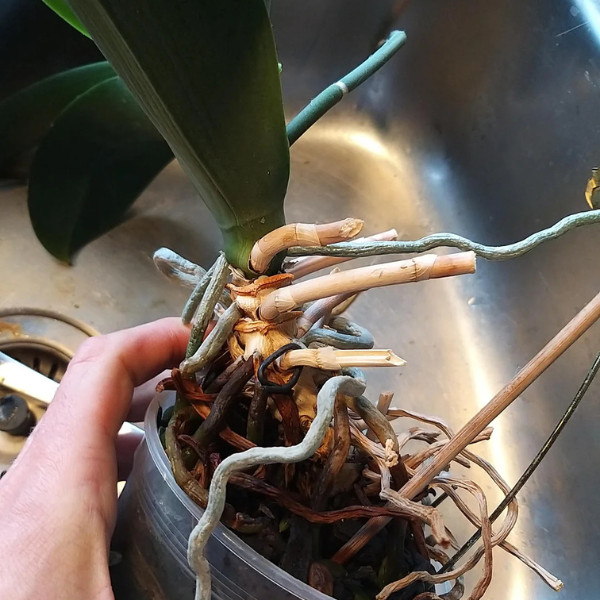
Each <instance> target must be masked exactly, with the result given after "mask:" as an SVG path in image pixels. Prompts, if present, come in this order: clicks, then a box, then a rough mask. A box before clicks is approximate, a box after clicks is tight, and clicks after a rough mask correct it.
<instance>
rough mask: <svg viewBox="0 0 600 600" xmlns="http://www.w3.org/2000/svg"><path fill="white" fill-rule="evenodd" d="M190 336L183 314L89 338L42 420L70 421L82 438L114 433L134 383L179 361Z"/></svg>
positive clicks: (68, 424) (48, 422)
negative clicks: (181, 319) (182, 317)
mask: <svg viewBox="0 0 600 600" xmlns="http://www.w3.org/2000/svg"><path fill="white" fill-rule="evenodd" d="M188 337H189V330H188V328H187V327H185V326H184V325H182V323H181V321H180V320H179V319H176V318H168V319H162V320H160V321H155V322H154V323H148V324H146V325H140V326H139V327H133V328H131V329H126V330H123V331H119V332H116V333H111V334H108V335H105V336H100V337H97V338H90V339H89V340H87V341H86V342H85V343H84V344H83V345H82V347H81V348H80V350H79V351H78V352H77V354H76V355H75V357H74V358H73V360H72V361H71V363H70V364H69V367H68V369H67V372H66V373H65V376H64V377H63V380H62V382H61V385H60V387H59V388H58V391H57V393H56V396H55V399H54V401H53V402H52V404H51V405H50V407H49V409H48V411H47V414H46V416H45V417H44V419H42V422H41V423H40V426H42V425H44V424H45V425H46V427H47V428H50V427H62V428H64V427H66V428H67V430H69V431H70V432H71V434H72V435H74V436H75V437H77V438H82V437H84V436H86V435H87V436H89V435H95V434H98V433H105V434H106V435H108V436H110V437H112V438H114V437H115V436H116V434H117V431H118V430H119V428H120V426H121V424H122V423H123V421H124V420H125V416H126V415H127V413H128V411H129V407H130V403H131V398H132V395H133V390H134V388H135V387H136V386H137V385H139V384H141V383H144V382H145V381H147V380H148V379H150V378H152V377H154V376H156V375H157V374H158V373H160V372H161V371H163V370H164V369H165V368H170V367H173V366H176V365H177V364H178V363H179V362H180V361H181V359H182V358H183V355H184V353H185V347H186V344H187V340H188ZM44 422H45V423H44Z"/></svg>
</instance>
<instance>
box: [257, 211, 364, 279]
mask: <svg viewBox="0 0 600 600" xmlns="http://www.w3.org/2000/svg"><path fill="white" fill-rule="evenodd" d="M363 225H364V221H362V220H361V219H352V218H349V219H344V220H343V221H336V222H334V223H325V224H323V225H314V224H312V223H290V224H289V225H284V226H283V227H279V228H278V229H275V230H273V231H271V232H270V233H267V235H265V236H263V237H262V238H260V240H258V241H257V242H256V243H255V244H254V246H253V248H252V251H251V252H250V268H251V269H252V270H253V271H254V272H255V273H264V272H265V271H266V270H267V269H268V268H269V264H270V263H271V261H272V260H273V258H274V257H275V255H277V254H279V253H280V252H282V251H283V250H287V249H288V248H291V247H292V246H302V245H309V246H327V245H328V244H333V243H335V242H343V241H346V240H350V239H352V238H354V237H356V236H357V235H358V234H359V233H360V231H361V229H362V228H363Z"/></svg>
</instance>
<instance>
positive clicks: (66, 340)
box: [0, 308, 97, 472]
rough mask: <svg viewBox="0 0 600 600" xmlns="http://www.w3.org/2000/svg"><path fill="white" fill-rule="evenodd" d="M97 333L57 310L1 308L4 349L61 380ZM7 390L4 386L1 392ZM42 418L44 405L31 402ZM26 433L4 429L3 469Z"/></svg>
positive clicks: (0, 435)
mask: <svg viewBox="0 0 600 600" xmlns="http://www.w3.org/2000/svg"><path fill="white" fill-rule="evenodd" d="M93 335H97V332H96V331H95V330H94V329H93V328H91V327H90V326H89V325H87V324H85V323H82V322H81V321H79V320H77V319H73V318H72V317H68V316H66V315H62V314H60V313H57V312H53V311H49V310H44V309H36V308H13V309H4V310H1V311H0V351H1V352H4V353H5V354H7V355H8V356H10V357H11V358H14V359H15V360H18V361H19V362H22V363H23V364H25V365H27V366H28V367H30V368H32V369H34V370H35V371H37V372H38V373H41V374H42V375H45V376H46V377H49V378H50V379H53V380H54V381H56V382H60V381H61V379H62V377H63V375H64V374H65V371H66V370H67V366H68V364H69V361H70V360H71V358H72V357H73V355H74V354H75V351H76V350H77V348H78V347H79V345H80V344H81V343H82V342H83V341H84V340H85V339H87V338H88V337H90V336H93ZM5 393H7V390H3V389H2V387H1V386H0V394H1V395H4V394H5ZM28 405H29V409H30V410H31V412H32V413H33V414H34V415H35V417H36V419H37V420H39V419H40V418H41V417H42V415H43V414H44V409H43V407H42V406H41V405H40V404H38V403H34V402H28ZM24 442H25V437H21V436H14V435H8V434H6V433H3V432H0V472H2V471H3V470H4V469H6V468H7V467H8V465H9V464H10V463H11V462H12V461H13V460H14V458H15V457H16V456H17V454H18V453H19V451H20V450H21V448H22V446H23V443H24Z"/></svg>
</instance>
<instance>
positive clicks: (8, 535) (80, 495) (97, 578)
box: [0, 318, 189, 600]
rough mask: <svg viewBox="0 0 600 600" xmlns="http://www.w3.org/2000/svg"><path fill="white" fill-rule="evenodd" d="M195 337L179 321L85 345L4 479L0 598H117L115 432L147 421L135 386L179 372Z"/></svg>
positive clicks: (0, 504) (1, 490) (0, 503)
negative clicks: (112, 573)
mask: <svg viewBox="0 0 600 600" xmlns="http://www.w3.org/2000/svg"><path fill="white" fill-rule="evenodd" d="M188 337H189V330H188V329H187V328H186V327H185V326H184V325H182V324H181V321H180V320H179V319H175V318H172V319H162V320H160V321H156V322H154V323H150V324H147V325H141V326H139V327H134V328H132V329H127V330H124V331H119V332H116V333H112V334H109V335H106V336H101V337H97V338H90V339H89V340H88V341H86V342H85V343H84V344H83V345H82V346H81V348H80V349H79V351H78V352H77V354H76V355H75V357H74V358H73V360H72V361H71V363H70V364H69V367H68V369H67V372H66V374H65V376H64V377H63V380H62V383H61V385H60V387H59V388H58V391H57V393H56V396H55V398H54V400H53V402H52V403H51V405H50V406H49V408H48V410H47V412H46V415H45V416H44V417H43V419H42V420H41V422H40V423H39V425H38V426H37V427H36V428H35V430H34V431H33V433H32V434H31V436H30V438H29V440H28V441H27V443H26V445H25V447H24V448H23V450H22V452H21V454H20V455H19V456H18V458H17V460H16V461H15V462H14V464H13V465H12V466H11V468H10V469H9V471H8V473H7V474H6V475H5V476H4V477H3V478H2V480H1V481H0V515H1V517H0V557H2V562H1V563H0V565H1V566H0V598H7V599H8V598H10V599H11V600H30V599H33V598H36V599H38V598H49V599H50V600H63V599H65V600H67V599H68V600H78V599H79V598H81V599H84V598H85V599H86V600H112V599H113V593H112V589H111V585H110V577H109V571H108V547H109V543H110V538H111V535H112V531H113V528H114V523H115V518H116V506H117V504H116V503H117V496H116V485H117V432H118V431H119V428H120V427H121V425H122V423H123V422H124V421H125V420H126V418H128V415H129V418H130V419H132V420H135V419H139V418H141V414H140V413H141V412H142V411H143V409H144V402H143V398H142V396H143V395H144V394H143V393H142V394H136V395H134V390H135V388H137V386H141V385H142V384H143V383H144V382H147V381H148V380H150V379H151V378H153V377H154V376H156V375H157V374H158V373H160V372H161V371H163V370H164V369H165V368H168V367H173V366H175V365H177V364H178V363H179V361H180V360H181V359H182V358H183V355H184V352H185V347H186V343H187V339H188ZM140 389H141V388H138V392H139V391H140ZM132 397H134V398H135V399H136V400H138V402H136V401H135V400H134V402H133V403H132ZM131 411H134V412H137V415H134V416H133V418H132V415H131Z"/></svg>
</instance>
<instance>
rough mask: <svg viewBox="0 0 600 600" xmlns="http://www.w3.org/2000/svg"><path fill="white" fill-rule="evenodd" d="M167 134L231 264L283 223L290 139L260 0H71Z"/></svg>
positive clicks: (240, 260)
mask: <svg viewBox="0 0 600 600" xmlns="http://www.w3.org/2000/svg"><path fill="white" fill-rule="evenodd" d="M69 4H70V6H71V8H72V9H73V10H74V12H75V13H76V14H77V16H78V17H79V19H80V20H81V22H82V23H83V24H84V25H85V27H86V28H87V29H88V31H89V32H90V34H91V35H92V38H93V39H94V41H95V42H96V43H97V44H98V46H99V47H100V49H101V50H102V52H103V53H104V55H105V56H106V57H107V58H108V60H109V61H110V62H111V64H112V65H113V67H114V69H115V71H116V72H117V73H118V75H119V76H120V77H121V78H122V79H123V80H124V81H125V83H126V84H127V85H128V87H129V89H130V90H131V91H132V93H133V95H134V96H135V97H136V99H137V100H138V101H139V102H140V104H141V105H142V107H143V108H144V110H145V111H146V113H147V114H148V115H149V117H150V120H151V121H152V122H153V123H154V124H155V126H156V127H157V129H158V130H159V131H160V132H161V133H162V135H163V136H164V138H165V139H166V140H167V142H168V143H169V145H170V146H171V148H172V149H173V152H174V153H175V156H176V157H177V158H178V159H179V162H180V163H181V165H182V166H183V168H184V169H185V171H186V172H187V174H188V175H189V177H190V179H191V180H192V182H193V184H194V186H195V187H196V189H197V190H198V192H199V193H200V196H201V197H202V199H203V200H204V201H205V202H206V204H207V205H208V207H209V208H210V210H211V211H212V213H213V215H214V216H215V218H216V220H217V223H218V224H219V227H220V228H221V230H222V232H223V234H224V237H225V247H226V250H227V256H228V258H229V260H230V261H231V262H233V264H235V265H236V266H240V267H242V268H247V267H248V255H249V251H250V249H251V247H252V244H253V243H254V241H255V240H256V239H258V238H259V237H260V236H262V235H264V234H265V233H266V232H268V231H270V230H271V229H273V228H274V227H278V226H280V225H282V224H283V222H284V221H283V199H284V196H285V192H286V188H287V182H288V176H289V146H288V142H287V137H286V131H285V121H284V115H283V106H282V99H281V87H280V81H279V73H278V64H277V55H276V51H275V45H274V41H273V35H272V31H271V24H270V22H269V17H268V14H267V10H266V8H265V4H264V0H195V1H193V2H190V1H189V0H127V1H126V2H124V1H123V0H70V2H69Z"/></svg>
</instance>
